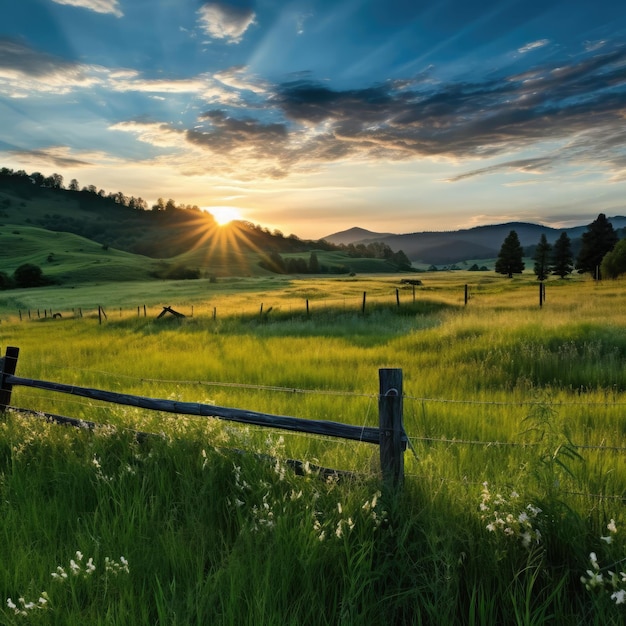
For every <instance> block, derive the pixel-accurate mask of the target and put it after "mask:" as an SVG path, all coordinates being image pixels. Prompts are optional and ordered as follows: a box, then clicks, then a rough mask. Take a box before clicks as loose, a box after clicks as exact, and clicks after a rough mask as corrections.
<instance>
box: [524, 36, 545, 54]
mask: <svg viewBox="0 0 626 626" xmlns="http://www.w3.org/2000/svg"><path fill="white" fill-rule="evenodd" d="M549 43H550V40H549V39H539V40H537V41H532V42H531V43H527V44H526V45H525V46H522V47H521V48H518V49H517V51H518V52H519V53H520V54H526V53H527V52H530V51H531V50H537V49H538V48H543V47H544V46H547V45H548V44H549Z"/></svg>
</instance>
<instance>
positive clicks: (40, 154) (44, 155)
mask: <svg viewBox="0 0 626 626" xmlns="http://www.w3.org/2000/svg"><path fill="white" fill-rule="evenodd" d="M64 150H65V149H64V148H60V149H57V150H55V149H52V150H10V151H9V154H12V155H13V156H15V157H18V158H22V159H26V160H29V161H30V160H33V161H42V162H44V163H50V164H51V165H54V166H55V167H58V168H64V167H85V166H87V165H91V163H88V162H87V161H82V160H80V159H74V158H72V157H68V156H64V154H63V152H64Z"/></svg>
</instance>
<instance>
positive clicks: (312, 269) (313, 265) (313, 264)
mask: <svg viewBox="0 0 626 626" xmlns="http://www.w3.org/2000/svg"><path fill="white" fill-rule="evenodd" d="M319 273H320V262H319V260H318V258H317V253H316V252H311V254H310V255H309V274H319Z"/></svg>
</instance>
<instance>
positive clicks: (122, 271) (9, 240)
mask: <svg viewBox="0 0 626 626" xmlns="http://www.w3.org/2000/svg"><path fill="white" fill-rule="evenodd" d="M105 248H106V247H103V246H102V245H101V244H98V243H95V242H94V241H90V240H89V239H85V238H84V237H79V236H77V235H73V234H71V233H61V232H52V231H49V230H44V229H42V228H34V227H32V226H16V225H7V226H1V227H0V271H3V272H5V273H7V274H9V275H11V274H13V272H14V271H15V269H16V268H17V267H19V266H20V265H22V264H24V263H32V264H34V265H38V266H39V267H41V269H42V270H43V273H44V275H45V276H47V277H49V278H52V279H54V280H55V281H57V282H60V283H68V284H76V283H83V282H100V281H113V280H147V279H149V278H150V277H151V276H152V275H153V274H154V273H155V272H156V271H157V270H158V263H157V261H155V260H154V259H150V258H148V257H144V256H141V255H138V254H132V253H129V252H123V251H121V250H115V249H113V248H108V249H105Z"/></svg>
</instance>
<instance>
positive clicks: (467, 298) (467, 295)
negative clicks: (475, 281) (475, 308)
mask: <svg viewBox="0 0 626 626" xmlns="http://www.w3.org/2000/svg"><path fill="white" fill-rule="evenodd" d="M468 300H469V290H468V288H467V285H465V306H467V301H468Z"/></svg>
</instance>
